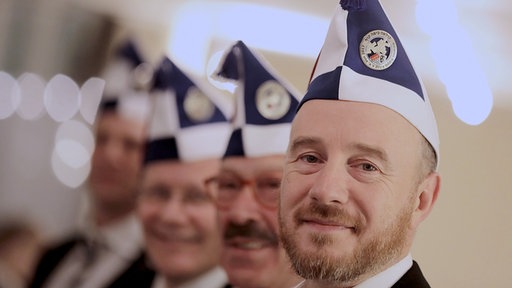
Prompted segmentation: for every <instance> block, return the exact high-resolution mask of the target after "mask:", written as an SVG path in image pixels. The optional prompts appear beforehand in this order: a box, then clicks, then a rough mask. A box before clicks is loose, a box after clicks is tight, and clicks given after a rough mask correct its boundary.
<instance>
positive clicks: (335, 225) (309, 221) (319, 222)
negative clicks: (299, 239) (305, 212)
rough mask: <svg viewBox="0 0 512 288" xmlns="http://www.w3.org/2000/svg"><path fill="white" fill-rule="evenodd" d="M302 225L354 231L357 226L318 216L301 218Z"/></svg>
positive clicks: (317, 228) (327, 229) (321, 229)
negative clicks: (317, 217)
mask: <svg viewBox="0 0 512 288" xmlns="http://www.w3.org/2000/svg"><path fill="white" fill-rule="evenodd" d="M299 223H300V225H307V226H309V227H313V228H314V229H315V230H320V231H325V232H328V231H343V230H349V231H352V232H356V227H355V226H353V225H349V224H345V223H341V222H337V221H331V220H326V219H316V218H305V219H301V220H300V222H299Z"/></svg>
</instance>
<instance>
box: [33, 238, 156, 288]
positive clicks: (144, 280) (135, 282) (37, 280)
mask: <svg viewBox="0 0 512 288" xmlns="http://www.w3.org/2000/svg"><path fill="white" fill-rule="evenodd" d="M78 243H79V240H78V239H77V238H74V239H70V240H68V241H65V242H63V243H61V244H60V245H57V246H55V247H53V248H50V249H48V250H46V251H45V252H44V253H43V255H42V257H41V259H40V261H39V263H38V265H37V268H36V270H35V273H34V276H33V278H32V281H31V283H30V285H29V286H28V287H29V288H41V287H43V286H44V285H45V284H46V281H48V279H49V276H50V274H52V273H53V271H54V270H55V269H56V268H57V266H58V265H59V263H60V262H61V261H62V260H63V259H64V257H65V256H66V255H67V254H68V253H69V252H70V251H71V249H73V247H74V246H75V245H77V244H78ZM154 277H155V271H153V270H152V269H150V268H149V267H148V265H147V264H146V256H145V254H144V253H143V252H142V251H141V253H140V255H139V257H137V258H136V259H135V261H134V262H133V263H132V264H131V265H130V266H129V267H128V268H127V269H126V270H125V271H124V272H122V273H121V274H120V275H118V277H116V278H115V279H114V280H113V282H112V283H110V284H109V285H107V286H105V287H98V288H126V287H140V288H146V287H148V288H149V287H151V283H152V282H153V278H154Z"/></svg>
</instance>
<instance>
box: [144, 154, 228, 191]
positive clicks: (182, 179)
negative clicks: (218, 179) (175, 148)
mask: <svg viewBox="0 0 512 288" xmlns="http://www.w3.org/2000/svg"><path fill="white" fill-rule="evenodd" d="M219 167H220V160H217V159H211V160H203V161H195V162H180V161H174V160H173V161H167V160H164V161H157V162H151V163H149V164H148V165H146V166H145V167H144V176H143V182H144V183H146V184H148V183H153V182H159V183H162V182H164V183H168V184H170V185H186V184H192V183H196V184H197V183H200V184H202V183H203V182H204V181H205V180H206V179H208V178H209V177H212V176H214V175H216V174H217V173H218V171H219Z"/></svg>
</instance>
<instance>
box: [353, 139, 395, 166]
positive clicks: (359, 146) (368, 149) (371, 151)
mask: <svg viewBox="0 0 512 288" xmlns="http://www.w3.org/2000/svg"><path fill="white" fill-rule="evenodd" d="M350 148H351V149H353V150H354V151H358V152H362V153H364V154H368V155H371V156H373V157H376V158H378V159H380V160H382V161H383V162H388V159H389V157H388V154H387V153H386V152H385V151H384V150H382V149H380V148H379V147H376V146H372V145H368V144H364V143H353V144H352V145H350Z"/></svg>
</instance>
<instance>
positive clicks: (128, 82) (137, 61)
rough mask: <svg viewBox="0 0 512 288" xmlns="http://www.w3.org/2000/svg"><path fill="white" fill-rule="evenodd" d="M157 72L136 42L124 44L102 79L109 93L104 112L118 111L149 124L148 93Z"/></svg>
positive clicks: (105, 92)
mask: <svg viewBox="0 0 512 288" xmlns="http://www.w3.org/2000/svg"><path fill="white" fill-rule="evenodd" d="M152 76H153V69H152V68H151V65H150V64H149V63H147V62H145V61H144V60H143V57H142V55H141V54H140V52H139V51H138V49H137V47H136V45H135V43H134V42H133V41H130V40H128V41H126V42H125V43H123V44H122V45H121V46H120V47H119V49H118V50H117V51H116V54H115V55H114V57H113V60H112V61H111V62H110V63H109V64H108V65H107V66H106V68H105V71H104V72H103V76H102V78H103V79H104V80H105V90H104V93H103V97H102V100H101V103H100V107H99V110H100V112H105V111H114V112H116V113H119V114H122V115H124V116H126V117H131V118H135V119H139V120H142V121H146V120H147V118H148V116H149V110H150V109H149V106H150V105H149V99H148V92H149V91H148V90H149V86H150V84H151V81H152Z"/></svg>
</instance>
